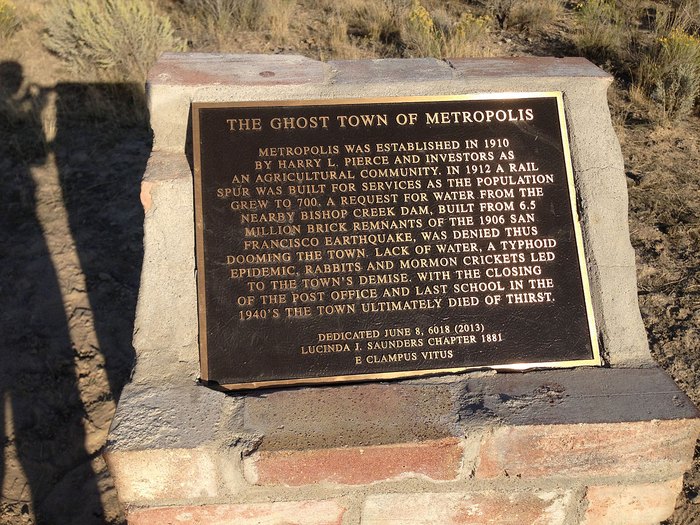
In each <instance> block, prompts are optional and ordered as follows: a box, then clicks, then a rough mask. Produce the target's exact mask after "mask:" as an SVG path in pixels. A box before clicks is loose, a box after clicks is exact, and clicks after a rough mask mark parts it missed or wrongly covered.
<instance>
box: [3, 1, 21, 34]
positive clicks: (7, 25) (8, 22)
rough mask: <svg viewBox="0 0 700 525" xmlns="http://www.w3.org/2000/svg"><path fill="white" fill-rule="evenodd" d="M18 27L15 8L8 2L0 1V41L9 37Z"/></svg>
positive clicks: (18, 22)
mask: <svg viewBox="0 0 700 525" xmlns="http://www.w3.org/2000/svg"><path fill="white" fill-rule="evenodd" d="M19 26H20V21H19V18H18V17H17V11H16V9H15V6H14V5H13V4H12V2H10V1H9V0H0V39H5V38H9V37H11V36H12V35H13V34H14V33H15V31H17V30H18V29H19Z"/></svg>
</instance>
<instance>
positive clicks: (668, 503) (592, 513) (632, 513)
mask: <svg viewBox="0 0 700 525" xmlns="http://www.w3.org/2000/svg"><path fill="white" fill-rule="evenodd" d="M682 486H683V478H680V477H679V478H676V479H673V480H670V481H666V482H660V483H649V484H644V485H630V486H624V485H622V486H596V487H588V490H587V491H586V499H587V500H588V508H587V510H586V515H585V517H584V521H583V524H582V525H629V524H630V523H634V524H635V525H656V524H658V523H660V522H661V521H663V520H665V519H666V518H668V517H669V516H670V515H671V514H672V513H673V509H674V507H675V503H676V498H677V497H678V494H679V493H680V491H681V488H682Z"/></svg>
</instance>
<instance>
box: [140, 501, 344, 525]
mask: <svg viewBox="0 0 700 525" xmlns="http://www.w3.org/2000/svg"><path fill="white" fill-rule="evenodd" d="M345 510H346V509H345V508H344V507H343V506H342V505H341V504H340V503H338V502H336V501H279V502H275V503H245V504H237V505H205V506H188V507H155V508H150V509H131V510H130V511H129V512H128V514H127V522H128V524H129V525H232V524H235V525H261V524H265V525H340V523H341V521H342V519H343V514H345Z"/></svg>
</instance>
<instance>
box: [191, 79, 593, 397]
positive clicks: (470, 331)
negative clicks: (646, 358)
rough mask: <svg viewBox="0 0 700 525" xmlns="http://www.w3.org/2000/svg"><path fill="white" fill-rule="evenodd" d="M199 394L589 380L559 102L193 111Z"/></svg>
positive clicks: (199, 107) (488, 100)
mask: <svg viewBox="0 0 700 525" xmlns="http://www.w3.org/2000/svg"><path fill="white" fill-rule="evenodd" d="M193 123H194V124H193V128H194V153H195V205H196V206H195V210H196V219H197V239H196V240H197V270H198V293H199V317H200V358H201V375H202V379H203V380H206V381H210V382H212V383H216V384H218V385H220V386H222V387H225V388H232V389H233V388H257V387H264V386H273V385H292V384H303V383H329V382H337V381H354V380H367V379H386V378H396V377H407V376H415V375H421V374H426V373H437V372H454V371H459V370H465V369H469V368H476V367H510V368H526V367H551V366H575V365H596V364H600V357H599V353H598V347H597V344H596V336H595V327H594V324H593V316H592V310H591V306H590V298H589V292H588V281H587V276H586V270H585V263H584V256H583V252H582V243H581V233H580V228H579V225H578V222H577V212H576V209H575V202H576V199H575V195H574V185H573V174H572V169H571V160H570V153H569V148H568V139H567V133H566V128H565V121H564V111H563V103H562V96H561V94H560V93H526V94H522V95H513V94H508V95H474V96H445V97H430V98H428V97H412V98H398V99H394V98H391V99H352V100H327V101H326V100H314V101H295V102H274V103H267V102H255V103H216V104H205V103H201V104H194V105H193Z"/></svg>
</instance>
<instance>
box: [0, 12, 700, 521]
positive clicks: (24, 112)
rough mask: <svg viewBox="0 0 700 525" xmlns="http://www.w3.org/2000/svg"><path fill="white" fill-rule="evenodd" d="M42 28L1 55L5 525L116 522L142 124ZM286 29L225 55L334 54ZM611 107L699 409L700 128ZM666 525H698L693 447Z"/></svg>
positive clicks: (655, 294)
mask: <svg viewBox="0 0 700 525" xmlns="http://www.w3.org/2000/svg"><path fill="white" fill-rule="evenodd" d="M28 5H29V7H27V8H26V9H28V10H29V14H32V13H33V14H34V15H35V14H36V13H37V12H38V11H39V10H40V9H41V6H42V2H30V3H28ZM30 19H31V20H35V21H36V18H31V17H30ZM36 23H38V22H35V23H32V24H26V25H25V27H24V28H23V29H22V30H21V31H20V32H19V33H18V34H16V35H15V36H14V37H13V39H12V41H10V42H9V43H6V44H4V45H2V46H0V180H1V182H2V190H1V191H0V356H1V357H2V360H1V365H0V392H1V396H0V422H2V424H3V428H4V432H3V433H2V434H1V435H0V439H1V440H2V445H3V450H4V460H3V461H2V462H0V488H1V490H2V499H1V500H0V505H1V508H0V524H8V525H9V524H25V523H26V524H31V523H47V524H59V523H60V524H70V523H73V524H80V525H82V524H103V523H111V524H117V523H121V522H122V515H121V512H120V509H119V506H118V503H117V499H116V494H115V491H114V487H113V485H112V482H111V478H110V476H109V473H108V471H107V469H106V467H105V464H104V462H103V461H102V459H101V457H100V452H101V450H102V447H103V446H104V441H105V438H106V434H107V431H108V427H109V423H110V420H111V417H112V414H113V411H114V407H115V403H116V400H117V399H118V397H119V394H120V392H121V389H122V387H123V385H124V383H125V382H126V381H127V380H128V378H129V374H130V370H131V366H132V362H133V357H134V352H133V349H132V347H131V332H132V328H133V319H134V311H135V305H136V297H137V294H138V286H139V277H140V269H141V262H142V258H143V249H142V243H141V241H142V234H143V231H142V221H143V212H142V210H141V207H140V204H139V198H138V194H139V181H140V177H141V175H142V174H143V171H144V167H145V163H146V160H147V158H148V155H149V152H150V146H151V142H150V141H151V138H150V130H149V129H148V127H147V125H145V124H144V123H139V122H138V121H131V122H130V121H129V120H128V119H123V118H121V117H118V115H119V110H118V108H117V111H116V112H115V111H112V112H111V113H110V112H107V113H104V112H101V111H100V110H99V106H100V104H99V102H100V100H104V99H106V98H110V97H112V98H113V97H114V95H115V90H116V91H129V89H128V86H116V87H115V86H109V85H104V84H97V83H84V82H77V81H76V80H75V79H73V78H72V77H71V75H70V74H69V73H68V72H67V71H65V70H64V69H63V68H62V67H61V64H60V63H59V62H58V60H57V59H56V58H55V57H53V56H51V55H50V54H48V53H47V52H46V51H45V50H44V49H43V48H42V47H41V45H40V44H39V42H38V36H37V35H38V33H39V30H38V29H37V26H36ZM296 23H297V26H295V27H296V29H295V31H296V33H295V34H294V35H293V36H294V38H293V39H292V40H291V41H294V42H297V43H296V44H287V45H286V46H285V47H284V48H280V47H275V46H271V45H270V44H269V42H268V41H267V40H266V39H265V38H264V37H261V36H259V35H254V34H243V35H241V36H240V37H238V38H237V39H235V41H234V42H233V43H232V46H233V48H234V49H235V50H239V51H243V52H246V51H258V52H260V51H263V52H298V53H302V54H306V55H307V56H311V57H314V58H319V57H322V56H324V55H325V56H328V54H329V53H330V51H329V50H328V49H325V48H324V44H323V42H319V41H318V40H317V39H314V37H313V34H314V27H317V26H318V25H319V24H321V23H323V21H322V20H313V19H312V20H307V21H304V22H299V21H297V22H296ZM565 32H566V28H565V27H558V28H554V29H553V30H552V31H550V32H549V33H548V34H547V35H546V36H544V37H537V36H536V37H531V36H527V35H520V34H517V33H513V34H494V35H493V37H494V44H495V45H497V46H498V47H499V49H500V50H501V51H502V52H500V53H499V54H501V55H506V56H507V55H522V54H534V55H557V56H562V55H565V54H571V49H570V48H569V47H568V45H567V44H566V43H565V39H564V38H563V37H562V35H564V33H565ZM129 92H130V91H129ZM129 103H130V104H132V105H133V104H136V105H139V104H143V101H142V100H140V99H139V98H138V97H136V98H134V99H129ZM611 103H612V110H613V120H614V122H615V125H616V130H617V132H618V135H619V137H620V141H621V144H622V148H623V152H624V156H625V163H626V176H627V182H628V187H629V197H630V230H631V236H632V242H633V245H634V247H635V250H636V253H637V265H638V276H639V302H640V307H641V311H642V315H643V318H644V322H645V324H646V328H647V332H648V336H649V342H650V345H651V348H652V352H653V355H654V356H655V358H656V359H657V360H658V362H659V363H660V365H661V366H663V367H664V368H665V369H666V370H668V372H669V373H670V374H671V375H672V377H673V378H674V379H675V380H676V382H677V383H678V384H679V386H680V387H681V388H682V389H683V390H684V391H685V392H686V393H687V394H688V395H689V396H690V398H691V399H693V401H694V402H695V403H696V404H698V405H700V316H698V312H699V311H700V293H699V292H700V282H699V269H700V169H699V168H698V166H700V119H699V118H698V116H697V115H693V116H691V117H689V118H687V119H686V120H684V121H682V122H679V123H677V124H674V125H673V126H666V127H659V126H655V125H653V124H651V123H650V122H648V121H647V119H646V116H645V114H644V111H643V110H640V109H639V108H636V107H635V105H634V104H632V103H631V102H630V101H629V100H628V99H627V97H626V95H625V92H624V90H622V89H620V88H619V87H618V86H614V87H613V88H611ZM91 108H96V109H95V110H94V111H93V110H92V109H91ZM668 523H669V524H674V525H681V524H683V525H689V524H692V523H700V453H698V454H696V460H695V464H694V467H693V469H692V470H691V471H690V472H689V473H688V474H687V475H686V483H685V487H684V492H683V494H682V495H681V497H679V500H678V509H677V511H676V513H675V515H674V516H673V517H672V518H671V519H670V520H669V522H668Z"/></svg>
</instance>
